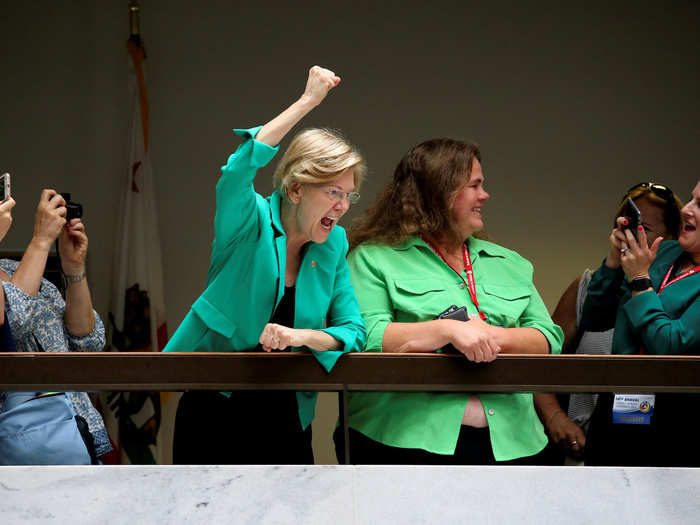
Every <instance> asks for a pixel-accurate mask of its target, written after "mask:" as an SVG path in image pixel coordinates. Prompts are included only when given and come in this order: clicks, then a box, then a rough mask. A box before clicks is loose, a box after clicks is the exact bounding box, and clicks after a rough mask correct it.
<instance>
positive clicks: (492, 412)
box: [489, 408, 496, 416]
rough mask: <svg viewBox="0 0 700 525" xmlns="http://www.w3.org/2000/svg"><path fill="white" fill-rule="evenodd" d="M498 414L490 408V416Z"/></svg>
mask: <svg viewBox="0 0 700 525" xmlns="http://www.w3.org/2000/svg"><path fill="white" fill-rule="evenodd" d="M495 413H496V411H495V410H494V409H493V408H489V416H492V415H494V414H495Z"/></svg>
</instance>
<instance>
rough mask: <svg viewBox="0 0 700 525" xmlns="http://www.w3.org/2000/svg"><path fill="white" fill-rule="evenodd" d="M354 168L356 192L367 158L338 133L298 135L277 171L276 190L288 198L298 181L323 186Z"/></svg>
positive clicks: (323, 130)
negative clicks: (290, 188) (289, 192)
mask: <svg viewBox="0 0 700 525" xmlns="http://www.w3.org/2000/svg"><path fill="white" fill-rule="evenodd" d="M349 168H353V178H354V182H355V190H356V191H357V190H358V189H359V188H360V185H361V184H362V180H363V179H364V177H365V174H366V172H367V166H366V164H365V159H364V158H363V157H362V155H361V154H360V152H359V151H358V150H357V149H356V148H355V147H354V146H353V145H351V144H350V143H349V142H348V141H347V140H346V139H345V138H344V137H343V136H342V135H341V134H340V133H339V132H338V131H335V130H330V129H326V128H311V129H305V130H303V131H301V132H299V133H298V134H297V135H296V136H295V137H294V138H293V139H292V142H291V144H290V145H289V147H288V148H287V151H285V152H284V155H282V158H281V159H280V161H279V164H277V167H276V168H275V173H274V175H273V182H274V185H275V189H277V190H279V191H280V193H281V194H282V196H283V197H286V198H288V191H289V187H290V186H291V185H292V184H294V183H295V182H300V183H302V184H323V183H327V182H331V181H333V180H334V179H336V178H337V177H339V176H340V174H341V173H342V172H343V171H345V170H347V169H349Z"/></svg>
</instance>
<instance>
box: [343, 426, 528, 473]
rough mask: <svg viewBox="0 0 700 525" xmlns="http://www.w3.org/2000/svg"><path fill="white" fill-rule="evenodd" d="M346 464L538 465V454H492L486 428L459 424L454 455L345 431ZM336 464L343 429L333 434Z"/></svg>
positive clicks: (351, 430)
mask: <svg viewBox="0 0 700 525" xmlns="http://www.w3.org/2000/svg"><path fill="white" fill-rule="evenodd" d="M349 437H350V463H351V464H353V465H541V464H542V459H541V458H540V457H539V456H540V454H541V453H540V454H535V455H534V456H528V457H524V458H518V459H514V460H512V461H496V459H495V458H494V457H493V449H492V448H491V439H490V437H489V429H488V427H486V428H474V427H467V426H463V427H462V429H461V430H460V432H459V438H458V439H457V447H456V449H455V452H454V454H434V453H432V452H428V451H427V450H422V449H419V448H400V447H392V446H389V445H385V444H383V443H380V442H379V441H375V440H373V439H371V438H369V437H367V436H365V435H364V434H363V433H362V432H358V431H357V430H354V429H352V428H351V429H350V430H349ZM333 441H334V442H335V453H336V456H337V458H338V463H341V464H343V463H345V448H344V444H345V441H344V436H343V429H342V428H341V427H338V428H336V429H335V432H334V433H333Z"/></svg>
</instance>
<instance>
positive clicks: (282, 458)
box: [164, 66, 366, 464]
mask: <svg viewBox="0 0 700 525" xmlns="http://www.w3.org/2000/svg"><path fill="white" fill-rule="evenodd" d="M339 82H340V78H339V77H338V76H336V75H335V74H334V73H333V72H332V71H329V70H327V69H323V68H320V67H318V66H314V67H312V68H311V70H310V71H309V77H308V81H307V85H306V89H305V91H304V94H303V95H302V96H301V97H300V98H299V100H297V101H296V102H294V103H293V104H292V105H291V106H290V107H289V108H287V109H286V110H285V111H283V112H282V113H281V114H280V115H279V116H277V117H276V118H274V119H273V120H271V121H270V122H268V123H267V124H265V125H264V126H261V127H257V128H252V129H248V130H236V133H237V134H238V135H239V136H241V137H243V138H244V139H245V141H244V142H243V143H242V144H241V145H240V146H239V147H238V149H237V150H236V152H235V153H234V154H233V155H231V156H230V158H229V160H228V163H227V164H226V165H225V166H223V167H222V170H221V171H222V176H221V178H220V179H219V182H218V184H217V186H216V206H217V208H216V217H215V219H214V234H215V237H214V242H213V246H212V255H211V262H210V267H209V275H208V278H207V287H206V289H205V290H204V292H203V293H202V295H201V296H200V297H199V298H198V299H197V300H196V301H195V302H194V304H193V305H192V308H191V310H190V312H189V313H188V314H187V316H186V317H185V319H184V320H183V322H182V324H181V325H180V327H179V328H178V329H177V331H176V332H175V334H174V335H173V337H172V338H171V339H170V341H169V343H168V345H167V346H166V348H165V350H164V351H166V352H192V351H198V352H202V351H212V352H232V351H254V350H256V348H257V349H258V350H263V351H267V352H270V351H280V350H301V349H308V350H310V351H311V352H312V353H313V354H314V355H315V356H316V358H317V359H318V361H319V362H320V364H321V365H322V366H323V367H324V368H325V369H326V370H327V371H329V370H330V369H331V368H332V367H333V365H334V364H335V362H336V361H337V360H338V358H339V357H340V355H342V354H343V353H345V352H349V351H359V350H362V348H363V347H364V343H365V337H366V331H365V326H364V323H363V322H362V318H361V316H360V313H359V308H358V306H357V300H356V299H355V294H354V291H353V288H352V285H351V284H350V279H349V271H348V266H347V262H346V259H345V257H346V254H347V248H348V243H347V237H346V235H345V231H344V230H343V229H342V228H341V227H340V226H338V225H337V223H338V220H339V219H340V218H341V217H342V216H343V215H344V214H345V213H346V212H347V211H348V209H349V207H350V205H351V204H352V203H354V202H356V201H357V199H358V198H359V194H358V193H357V192H356V190H357V189H358V188H359V185H360V183H361V181H362V178H363V176H364V174H365V171H366V167H365V163H364V160H363V158H362V157H361V155H360V154H359V153H358V152H357V150H355V149H354V148H353V147H352V146H351V145H349V144H348V143H347V142H346V141H345V139H343V138H342V137H341V136H339V135H338V134H337V133H336V132H333V131H329V130H325V129H308V130H305V131H303V132H301V133H299V134H298V135H297V136H296V137H295V138H294V139H293V140H292V142H291V144H290V146H289V148H288V149H287V151H286V152H285V154H284V155H283V156H282V159H281V160H280V162H279V165H278V166H277V168H276V170H275V173H274V182H275V188H276V189H275V191H274V193H273V194H272V195H271V196H270V197H267V198H264V197H262V196H261V195H259V194H257V193H256V192H255V190H254V188H253V179H254V177H255V174H256V172H257V170H258V169H259V168H262V167H263V166H265V165H266V164H267V163H268V162H270V160H271V159H272V158H273V157H274V156H275V154H276V153H277V151H278V150H279V146H278V144H279V142H280V141H281V140H282V138H283V137H284V136H285V135H286V134H287V133H288V132H289V131H290V130H291V129H292V127H293V126H294V125H295V124H296V123H297V122H299V121H300V120H301V119H302V118H303V117H304V116H305V115H306V114H307V113H308V112H310V111H311V110H312V109H313V108H314V107H316V106H317V105H318V104H320V103H321V102H322V101H323V99H324V98H325V97H326V95H327V94H328V92H329V91H330V90H331V89H332V88H334V87H335V86H337V85H338V84H339ZM315 403H316V393H315V392H296V393H295V392H266V391H262V392H243V391H237V392H224V393H220V392H192V391H191V392H186V393H185V394H184V395H183V397H182V399H181V401H180V404H179V406H178V413H177V418H176V425H175V442H174V456H173V460H174V463H189V464H205V463H219V464H220V463H248V464H250V463H313V453H312V451H311V427H310V423H311V421H312V419H313V416H314V407H315Z"/></svg>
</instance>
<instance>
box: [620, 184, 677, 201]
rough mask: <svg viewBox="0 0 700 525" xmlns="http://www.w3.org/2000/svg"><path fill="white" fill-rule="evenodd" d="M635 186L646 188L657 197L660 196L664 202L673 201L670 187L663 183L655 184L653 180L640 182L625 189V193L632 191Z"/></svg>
mask: <svg viewBox="0 0 700 525" xmlns="http://www.w3.org/2000/svg"><path fill="white" fill-rule="evenodd" d="M637 188H648V189H649V191H650V192H652V193H653V194H654V195H656V196H657V197H660V198H662V199H663V200H665V201H666V202H673V191H671V188H669V187H668V186H664V185H663V184H656V183H655V182H640V183H639V184H635V185H634V186H632V187H631V188H630V189H629V190H627V195H629V194H630V193H632V192H633V191H634V190H636V189H637ZM623 200H624V199H623Z"/></svg>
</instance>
